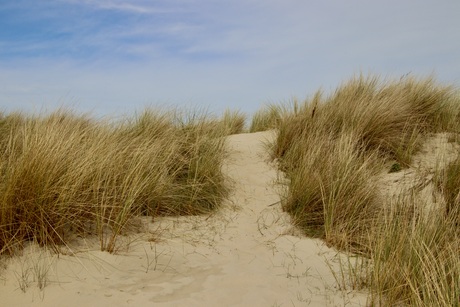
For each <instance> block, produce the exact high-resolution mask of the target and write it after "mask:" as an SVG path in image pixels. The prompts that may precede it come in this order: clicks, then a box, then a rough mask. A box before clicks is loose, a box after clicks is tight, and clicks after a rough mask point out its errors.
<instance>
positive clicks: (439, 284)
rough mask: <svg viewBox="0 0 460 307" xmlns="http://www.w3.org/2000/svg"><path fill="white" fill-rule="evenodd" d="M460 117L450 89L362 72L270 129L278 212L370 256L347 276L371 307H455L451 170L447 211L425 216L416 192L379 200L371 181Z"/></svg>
mask: <svg viewBox="0 0 460 307" xmlns="http://www.w3.org/2000/svg"><path fill="white" fill-rule="evenodd" d="M459 111H460V101H459V99H458V95H456V92H455V90H454V88H452V87H451V86H444V85H442V84H438V83H436V82H435V81H434V79H433V78H425V79H416V78H414V77H404V78H401V79H400V80H383V81H382V80H381V79H380V78H378V77H376V76H368V77H364V76H362V75H361V76H359V77H356V78H353V79H351V80H350V81H348V82H346V83H344V84H343V85H341V86H340V87H339V88H338V89H337V90H336V91H335V92H334V93H332V94H331V95H329V96H324V94H323V93H322V92H317V93H316V94H315V95H314V96H313V98H312V99H309V100H306V101H305V102H304V103H303V104H302V105H299V106H298V108H297V109H296V111H295V112H290V113H287V114H284V115H283V116H282V117H281V120H280V121H279V122H278V124H277V126H276V128H277V130H278V137H277V139H276V140H275V142H274V143H273V144H272V145H271V152H272V156H273V158H275V159H277V160H278V162H279V163H278V165H279V167H280V169H281V170H283V171H284V172H285V175H286V177H287V178H286V179H287V180H286V181H285V182H286V183H285V187H286V189H285V192H284V195H282V199H283V208H284V209H285V210H286V211H287V212H288V213H290V214H291V216H292V217H293V221H294V222H295V223H296V224H297V225H298V226H299V227H300V228H301V229H303V230H304V231H305V233H306V234H308V235H311V236H315V237H320V238H322V239H324V240H325V241H326V242H327V243H328V244H330V245H332V246H334V247H337V248H339V249H342V250H346V251H351V252H353V253H358V254H360V255H362V256H363V257H368V258H369V259H370V261H364V262H362V261H361V262H359V261H358V263H360V265H362V264H363V263H365V266H364V267H361V268H356V272H358V273H355V276H354V277H353V278H354V284H361V285H368V286H369V287H370V290H371V293H372V296H371V304H378V305H385V306H394V305H397V304H407V305H410V306H457V305H458V302H459V296H458V295H459V294H458V293H460V292H459V282H460V278H459V268H460V266H459V257H458V253H459V251H460V247H459V246H460V244H459V243H460V242H459V240H457V238H458V231H459V230H458V199H459V196H458V195H459V188H458V185H459V184H460V180H458V178H459V176H458V173H459V172H458V170H459V168H458V166H457V165H456V164H455V163H453V164H451V165H450V166H449V167H448V168H447V170H446V171H445V172H444V173H443V175H442V176H438V177H440V178H441V179H438V181H439V182H441V184H440V186H441V188H442V190H443V193H444V195H445V199H446V203H447V205H446V208H447V209H446V210H439V208H437V210H438V211H436V208H435V209H434V210H435V211H433V212H430V213H427V212H425V211H423V210H426V209H422V208H426V207H427V206H425V205H424V204H423V201H422V199H421V198H420V197H415V196H414V195H410V196H407V197H401V198H400V199H399V200H398V201H397V202H393V203H389V202H388V200H386V199H383V198H382V197H381V195H379V194H378V191H377V190H378V186H377V180H376V178H377V177H376V176H377V175H378V174H379V173H382V172H383V170H384V169H383V165H384V164H385V163H387V162H389V161H393V162H392V163H397V164H398V165H400V166H401V167H408V166H410V165H411V161H412V156H413V155H414V153H416V152H417V151H418V150H419V149H420V147H421V144H422V143H423V142H424V140H425V139H426V138H427V136H429V135H430V134H432V133H437V132H451V133H452V134H453V135H456V134H457V133H458V132H459V130H460V124H459ZM457 163H458V162H457ZM414 193H415V192H414ZM439 211H441V212H439ZM424 215H425V216H426V217H425V218H423V217H424ZM452 238H454V239H452ZM351 271H353V268H352V270H351Z"/></svg>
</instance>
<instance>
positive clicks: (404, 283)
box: [366, 195, 460, 306]
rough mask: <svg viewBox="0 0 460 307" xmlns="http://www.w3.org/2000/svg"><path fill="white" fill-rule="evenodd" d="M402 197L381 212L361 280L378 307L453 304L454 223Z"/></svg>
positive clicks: (458, 283) (458, 270) (456, 269)
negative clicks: (365, 282) (364, 280)
mask: <svg viewBox="0 0 460 307" xmlns="http://www.w3.org/2000/svg"><path fill="white" fill-rule="evenodd" d="M421 202H423V201H422V200H421V199H417V197H414V196H412V195H409V196H403V197H401V198H400V199H398V200H397V201H396V202H394V203H392V204H391V206H389V207H388V208H386V209H385V210H384V211H383V212H382V213H381V216H379V219H378V220H379V223H378V224H377V227H376V229H375V231H374V232H373V238H372V239H371V242H372V243H371V253H370V259H371V263H372V265H371V267H372V270H369V271H368V276H367V278H366V279H367V281H368V282H369V286H370V290H371V298H370V300H371V304H377V305H378V306H399V305H407V306H458V304H459V302H460V257H459V252H460V240H459V236H458V235H459V229H458V226H456V225H455V220H454V219H452V218H446V217H445V215H444V214H443V212H442V210H439V209H435V210H433V211H431V212H425V211H423V210H425V209H421V207H422V206H420V203H421Z"/></svg>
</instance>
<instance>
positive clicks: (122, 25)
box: [0, 0, 460, 115]
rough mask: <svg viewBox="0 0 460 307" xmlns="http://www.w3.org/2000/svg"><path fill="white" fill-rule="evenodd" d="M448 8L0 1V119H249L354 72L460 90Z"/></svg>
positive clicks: (389, 1) (438, 4)
mask: <svg viewBox="0 0 460 307" xmlns="http://www.w3.org/2000/svg"><path fill="white" fill-rule="evenodd" d="M458 16H460V1H458V0H444V1H439V0H436V1H435V0H404V1H401V0H398V1H396V0H386V1H371V0H347V1H344V0H331V1H327V0H323V1H319V0H317V1H312V0H311V1H310V0H232V1H223V0H219V1H218V0H151V1H147V0H131V1H127V0H126V1H123V0H40V1H36V0H10V1H7V0H0V110H3V111H11V110H22V111H35V112H38V111H43V110H54V109H56V108H57V107H58V106H61V105H69V106H72V107H73V108H74V109H76V110H78V111H81V112H93V113H95V114H97V115H119V114H129V113H132V112H134V111H136V110H137V111H139V110H142V109H143V108H144V107H145V106H148V105H154V106H156V105H158V106H163V107H164V106H169V105H174V106H194V107H201V108H208V109H209V110H210V111H215V112H220V111H222V110H224V109H225V108H232V109H240V110H242V111H244V112H248V113H251V112H253V111H255V110H256V109H258V108H259V107H260V106H261V105H262V104H264V103H267V102H280V101H288V100H289V99H291V98H292V97H297V98H299V99H304V98H306V97H307V96H309V95H312V94H313V93H314V92H315V91H316V90H317V89H319V88H322V89H323V90H325V91H329V90H333V89H335V88H336V87H337V86H338V85H339V84H340V83H341V82H343V81H344V80H346V79H348V78H350V77H351V76H353V75H354V74H356V73H359V72H364V73H375V74H380V75H382V76H389V77H399V76H401V75H403V74H406V73H412V74H414V75H418V76H427V75H430V74H435V76H436V77H437V79H438V80H439V81H440V82H446V83H450V84H455V85H460V18H459V17H458Z"/></svg>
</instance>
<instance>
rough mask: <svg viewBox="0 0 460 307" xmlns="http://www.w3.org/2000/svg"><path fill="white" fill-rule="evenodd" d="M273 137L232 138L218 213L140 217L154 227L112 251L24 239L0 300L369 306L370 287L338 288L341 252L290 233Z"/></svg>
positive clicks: (54, 303) (6, 302) (26, 303)
mask: <svg viewBox="0 0 460 307" xmlns="http://www.w3.org/2000/svg"><path fill="white" fill-rule="evenodd" d="M269 137H272V135H271V134H270V132H263V133H254V134H242V135H235V136H230V137H229V149H230V156H229V158H228V161H227V164H226V165H225V166H224V171H225V172H226V173H227V174H228V175H229V176H230V177H231V178H232V181H233V184H234V193H233V195H232V196H231V198H230V200H229V201H228V203H227V204H226V205H225V206H224V208H223V209H221V210H219V211H218V212H217V213H215V214H213V215H211V216H204V217H203V216H202V217H181V218H164V219H161V220H156V221H155V222H154V223H152V222H151V221H149V220H148V219H143V220H140V221H139V222H140V223H141V222H142V223H144V226H145V228H147V229H149V230H150V232H152V233H153V232H154V233H155V234H152V233H149V231H144V232H143V233H140V234H138V235H137V236H131V237H129V238H126V240H127V241H131V242H130V245H129V248H128V249H127V250H120V251H119V252H118V253H117V254H115V255H112V254H109V253H106V252H100V251H98V246H97V244H95V242H89V241H87V243H86V246H84V245H81V246H80V248H79V249H78V250H77V251H78V252H75V251H76V250H75V249H74V252H75V254H73V255H72V253H71V252H69V255H62V254H61V255H56V254H53V253H49V252H46V251H44V250H42V249H40V248H37V247H34V246H30V247H28V248H27V249H26V250H25V251H24V256H22V257H16V258H14V259H11V260H10V261H9V262H8V267H7V269H5V271H4V272H3V273H2V274H0V276H2V277H1V278H2V279H0V305H1V306H110V307H113V306H305V305H308V306H365V304H366V296H367V295H366V293H357V292H353V291H349V290H346V291H341V290H340V289H338V284H337V282H336V280H335V278H334V276H333V274H332V272H331V269H330V267H332V268H333V269H334V270H336V271H337V272H339V268H338V267H339V266H338V259H339V257H340V254H338V253H337V252H335V251H334V250H333V249H329V248H327V247H326V246H325V245H324V244H323V243H322V242H321V241H319V240H312V239H308V238H302V237H300V236H294V235H293V234H294V233H295V232H294V231H293V230H292V229H291V228H292V226H291V225H290V222H289V216H288V215H287V214H285V213H283V212H281V209H280V205H279V203H277V202H278V201H279V196H278V193H276V191H275V190H274V181H275V180H276V176H277V172H276V170H275V169H274V168H273V167H271V166H270V165H269V164H267V163H266V160H267V157H266V154H265V150H264V148H263V146H262V141H263V140H265V139H266V138H269ZM273 204H274V205H273ZM152 238H158V239H159V240H157V241H156V242H150V241H149V240H151V239H152ZM96 243H97V242H96ZM40 281H42V282H43V283H44V282H46V286H45V287H44V288H43V289H42V290H40V289H39V286H40ZM21 288H22V289H23V290H24V291H23V290H21Z"/></svg>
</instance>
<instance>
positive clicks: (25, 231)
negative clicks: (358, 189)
mask: <svg viewBox="0 0 460 307" xmlns="http://www.w3.org/2000/svg"><path fill="white" fill-rule="evenodd" d="M240 121H241V114H239V113H231V112H227V113H226V115H225V116H224V119H215V118H212V117H210V116H206V115H204V114H203V112H194V111H190V112H180V111H177V110H174V111H158V110H151V109H146V110H145V111H144V112H142V113H140V114H138V115H137V116H134V117H133V118H127V119H124V120H122V121H118V122H110V121H104V120H99V121H97V120H94V119H92V118H91V117H89V116H86V115H76V114H75V113H73V112H71V111H69V110H66V109H61V110H58V111H55V112H53V113H51V114H41V115H24V114H20V113H11V114H2V115H1V117H0V150H1V152H0V169H1V174H0V176H1V179H0V182H1V183H0V254H14V253H15V252H16V251H18V250H20V249H21V247H22V246H23V244H24V243H25V242H27V241H34V242H37V243H39V244H40V245H43V246H47V247H50V248H52V249H55V250H57V249H58V247H59V246H60V245H63V244H68V243H69V242H70V241H71V240H73V239H74V238H76V237H77V236H79V237H82V236H88V235H95V236H98V237H99V240H100V248H101V250H106V251H109V252H114V251H115V250H116V249H117V238H118V237H119V236H120V235H122V234H124V233H126V231H127V229H129V226H130V222H131V221H132V218H133V217H135V216H141V215H148V216H152V217H155V216H158V215H189V214H202V213H207V212H210V211H212V210H214V209H215V208H217V207H218V206H219V204H220V203H221V202H222V200H223V199H224V198H225V197H226V195H227V193H228V188H227V186H226V185H225V182H224V176H223V174H222V173H221V165H222V161H223V158H224V156H225V148H224V142H225V138H223V136H225V135H227V134H229V133H232V132H239V131H240V129H242V128H241V124H240ZM243 121H244V120H243ZM235 123H237V124H238V126H236V127H235V126H234V124H235Z"/></svg>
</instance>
